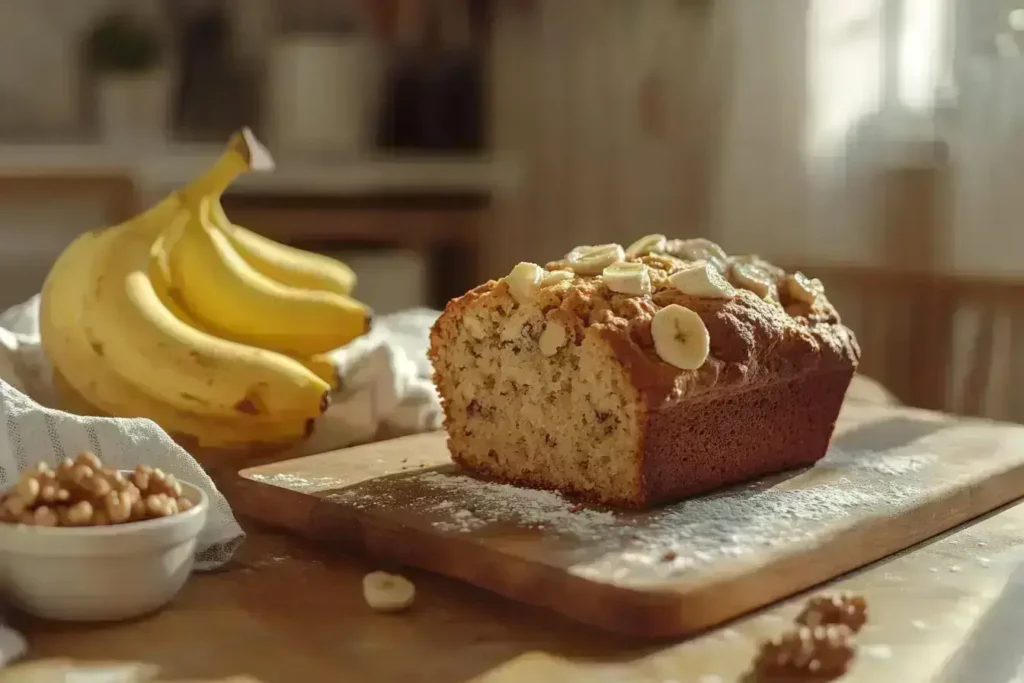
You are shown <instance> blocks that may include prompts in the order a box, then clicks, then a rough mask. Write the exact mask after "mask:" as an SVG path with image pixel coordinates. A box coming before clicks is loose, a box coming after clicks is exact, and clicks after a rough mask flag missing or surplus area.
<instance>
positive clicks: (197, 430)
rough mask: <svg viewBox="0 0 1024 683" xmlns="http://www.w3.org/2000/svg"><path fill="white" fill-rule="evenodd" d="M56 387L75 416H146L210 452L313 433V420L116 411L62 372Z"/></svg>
mask: <svg viewBox="0 0 1024 683" xmlns="http://www.w3.org/2000/svg"><path fill="white" fill-rule="evenodd" d="M53 386H54V389H55V390H56V394H57V398H58V399H59V400H60V403H61V408H63V409H64V410H66V411H68V412H71V413H74V414H75V415H88V416H94V417H144V418H148V419H150V420H153V421H154V422H156V423H157V424H159V425H160V426H161V427H162V428H163V429H164V431H166V432H167V433H168V434H169V435H170V436H171V437H172V438H174V439H175V440H176V441H179V442H181V443H187V444H189V445H190V446H191V445H196V446H198V447H200V448H203V449H210V450H240V449H244V450H249V449H250V448H252V447H254V446H259V447H265V446H269V447H276V448H282V449H283V448H287V447H290V446H292V445H294V444H296V443H299V442H301V441H303V440H305V439H306V438H308V437H309V436H310V435H311V434H312V433H313V428H314V425H315V422H314V421H313V420H311V419H310V420H297V421H292V422H265V421H260V420H258V419H254V418H243V419H235V420H220V419H217V418H211V417H205V416H202V415H195V414H190V413H183V412H180V411H174V410H172V409H170V408H168V407H166V406H162V407H161V408H160V409H158V410H155V411H149V412H147V411H146V410H143V409H140V408H139V407H138V405H139V404H138V403H134V402H132V403H129V402H128V401H125V402H123V403H121V404H118V405H116V406H112V409H113V411H114V412H111V411H109V410H104V409H102V408H100V407H98V406H96V405H94V404H93V403H92V402H91V401H90V400H89V399H87V398H86V397H84V396H82V395H81V394H80V393H79V392H78V390H77V389H75V387H74V386H73V385H72V384H71V382H70V381H69V380H68V379H67V378H66V377H64V375H63V374H61V372H60V371H58V370H54V372H53Z"/></svg>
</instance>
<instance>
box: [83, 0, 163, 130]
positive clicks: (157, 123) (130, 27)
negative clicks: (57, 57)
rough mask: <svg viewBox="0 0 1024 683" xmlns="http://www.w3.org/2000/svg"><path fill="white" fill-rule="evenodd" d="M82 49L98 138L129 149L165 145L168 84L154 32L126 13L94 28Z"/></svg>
mask: <svg viewBox="0 0 1024 683" xmlns="http://www.w3.org/2000/svg"><path fill="white" fill-rule="evenodd" d="M85 47H86V58H87V60H88V65H89V69H90V71H91V73H92V75H93V78H94V79H95V83H96V104H97V122H98V127H99V132H100V136H101V137H102V138H103V139H104V140H105V141H107V142H121V143H131V144H139V143H144V142H157V141H163V140H165V139H166V135H167V118H168V116H167V113H168V112H167V108H168V85H169V84H168V78H167V73H166V70H165V69H164V68H163V59H162V58H163V49H162V45H161V42H160V38H159V36H158V35H157V33H156V31H154V30H153V29H152V28H151V27H150V26H147V25H146V24H145V22H144V21H143V20H142V19H140V18H138V17H136V16H134V15H132V14H130V13H127V12H116V13H113V14H109V15H107V16H105V17H104V18H103V19H101V20H100V21H99V22H98V23H97V24H96V25H95V26H93V28H92V30H91V31H90V33H89V35H88V38H87V40H86V45H85Z"/></svg>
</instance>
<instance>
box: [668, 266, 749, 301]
mask: <svg viewBox="0 0 1024 683" xmlns="http://www.w3.org/2000/svg"><path fill="white" fill-rule="evenodd" d="M668 281H669V282H671V283H672V286H673V287H675V288H676V289H678V290H679V291H680V292H682V293H683V294H686V295H687V296H699V297H703V298H706V299H731V298H733V297H734V296H736V289H735V288H734V287H733V286H732V285H731V284H729V281H728V280H726V279H725V278H724V277H722V274H721V273H720V272H719V271H718V269H717V268H715V267H714V266H712V265H711V264H710V263H708V262H707V261H694V262H693V263H688V264H686V265H685V266H683V267H682V268H680V269H679V270H677V271H676V272H674V273H672V274H671V275H669V278H668Z"/></svg>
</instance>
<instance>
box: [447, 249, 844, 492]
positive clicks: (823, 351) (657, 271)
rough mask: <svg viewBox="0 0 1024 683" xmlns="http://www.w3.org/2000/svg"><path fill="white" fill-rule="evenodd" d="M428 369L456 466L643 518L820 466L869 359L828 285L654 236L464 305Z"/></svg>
mask: <svg viewBox="0 0 1024 683" xmlns="http://www.w3.org/2000/svg"><path fill="white" fill-rule="evenodd" d="M430 356H431V360H432V362H433V367H434V380H435V383H436V385H437V388H438V391H439V393H440V395H441V399H442V402H443V405H444V412H445V428H446V429H447V432H448V444H449V449H450V450H451V454H452V458H453V459H454V460H455V461H456V462H457V463H458V464H460V465H462V466H463V467H465V468H467V469H469V470H470V471H473V472H475V473H477V474H480V475H484V476H487V477H490V478H495V479H498V480H500V481H504V482H508V483H514V484H520V485H525V486H534V487H540V488H548V489H556V490H559V491H562V492H565V493H570V494H578V495H580V496H582V497H583V498H585V499H587V500H590V501H593V502H598V503H605V504H609V505H615V506H621V507H631V508H645V507H650V506H654V505H658V504H661V503H666V502H669V501H673V500H677V499H680V498H683V497H686V496H691V495H695V494H699V493H702V492H706V491H710V490H712V489H715V488H719V487H721V486H724V485H727V484H732V483H736V482H740V481H743V480H747V479H751V478H753V477H757V476H760V475H765V474H770V473H774V472H778V471H782V470H786V469H791V468H795V467H800V466H805V465H810V464H812V463H814V462H815V461H817V460H818V459H820V458H821V457H822V456H824V455H825V451H826V449H827V448H828V443H829V439H830V438H831V435H832V430H833V427H834V425H835V421H836V418H837V417H838V414H839V408H840V406H841V404H842V402H843V396H844V394H845V392H846V389H847V387H848V386H849V384H850V381H851V379H852V377H853V374H854V371H855V370H856V367H857V362H858V360H859V357H860V349H859V347H858V346H857V342H856V339H855V338H854V335H853V334H852V333H851V332H850V330H849V329H847V328H846V327H844V326H843V325H842V323H841V322H840V320H839V316H838V314H837V313H836V311H835V309H834V308H833V307H832V305H831V304H830V303H829V301H828V299H827V298H826V296H825V292H824V288H823V287H822V285H821V283H820V282H819V281H818V280H811V279H808V278H807V277H805V276H804V275H802V274H800V273H791V274H790V273H786V272H784V271H782V270H781V269H779V268H776V267H775V266H772V265H771V264H768V263H766V262H764V261H762V260H761V259H759V258H757V257H755V256H741V257H729V256H728V255H726V254H725V253H724V252H723V251H722V249H721V248H720V247H718V245H716V244H714V243H713V242H710V241H708V240H703V239H694V240H668V239H666V238H665V237H664V236H662V235H648V236H646V237H643V238H641V239H639V240H637V242H636V243H634V244H633V245H631V246H630V247H629V248H628V249H623V248H622V247H621V246H619V245H617V244H610V245H600V246H594V247H589V246H588V247H578V248H576V249H574V250H573V251H572V252H570V253H569V254H567V255H566V256H565V258H563V259H561V260H559V261H555V262H552V263H549V264H547V265H546V266H545V267H541V266H539V265H537V264H532V263H520V264H519V265H517V266H516V267H515V268H514V269H513V270H512V272H511V273H509V275H507V276H506V277H504V278H502V279H501V280H497V281H491V282H488V283H486V284H483V285H481V286H479V287H477V288H476V289H473V290H472V291H470V292H468V293H466V294H465V295H463V296H461V297H459V298H456V299H453V300H452V301H450V302H449V303H448V305H447V306H446V308H445V310H444V313H443V314H442V315H441V317H440V318H439V319H438V320H437V322H436V324H435V325H434V327H433V330H432V332H431V349H430Z"/></svg>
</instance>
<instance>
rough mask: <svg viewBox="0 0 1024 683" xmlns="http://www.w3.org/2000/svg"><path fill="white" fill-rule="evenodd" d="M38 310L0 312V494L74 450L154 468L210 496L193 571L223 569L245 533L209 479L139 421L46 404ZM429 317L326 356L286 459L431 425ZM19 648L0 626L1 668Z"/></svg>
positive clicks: (419, 315)
mask: <svg viewBox="0 0 1024 683" xmlns="http://www.w3.org/2000/svg"><path fill="white" fill-rule="evenodd" d="M38 314H39V297H38V296H36V297H33V298H32V299H30V300H29V301H27V302H25V303H23V304H20V305H18V306H15V307H13V308H11V309H9V310H7V311H6V312H4V313H3V314H0V490H2V489H3V488H6V487H7V486H9V485H11V484H13V483H14V481H15V480H16V479H17V477H18V473H19V472H20V471H21V470H23V469H24V468H26V467H28V466H31V465H32V464H33V463H35V462H38V461H39V460H46V461H48V462H50V463H51V464H52V465H56V464H57V463H58V462H59V461H60V460H61V459H62V458H65V457H74V455H75V454H77V453H78V452H79V451H82V450H91V451H93V452H95V453H96V454H97V455H98V456H100V458H102V459H103V461H104V462H106V463H109V464H110V465H111V466H113V467H118V468H122V469H133V468H134V467H135V466H136V465H137V464H139V463H144V464H147V465H151V466H154V467H159V468H161V469H163V470H164V471H165V472H169V473H171V474H174V475H175V476H176V477H178V478H180V479H182V480H184V481H187V482H190V483H192V484H195V485H197V486H200V487H201V488H203V489H204V490H205V491H206V494H207V495H208V496H209V497H210V502H211V509H210V515H209V520H208V522H207V525H206V528H205V529H204V531H203V533H202V534H201V536H200V538H199V544H198V548H197V551H196V553H197V554H196V568H197V570H209V569H215V568H217V567H220V566H222V565H223V564H225V563H226V562H227V561H228V560H230V559H231V556H232V554H233V553H234V551H235V549H236V548H237V547H238V546H239V545H240V543H241V542H242V540H243V539H244V533H243V531H242V529H241V527H240V526H239V525H238V523H237V521H236V520H235V518H234V515H233V514H232V512H231V508H230V506H229V505H228V502H227V500H226V499H225V498H224V496H223V495H222V494H221V493H220V492H219V491H218V490H217V489H216V486H215V485H214V484H213V481H212V480H211V479H210V478H209V477H208V476H207V475H206V473H205V472H203V470H202V468H201V467H200V466H199V464H198V463H197V462H196V460H195V459H194V458H193V457H192V456H191V455H189V453H187V452H186V451H185V450H184V449H182V448H181V447H180V446H178V445H177V444H175V443H174V442H173V441H172V440H171V439H170V437H169V436H167V434H166V433H164V431H163V430H161V429H160V428H159V427H157V425H156V424H155V423H153V422H151V421H149V420H144V419H124V418H99V417H80V416H77V415H71V414H69V413H65V412H62V411H60V410H56V409H55V408H51V407H47V406H56V405H57V404H56V402H55V396H54V392H53V388H52V383H51V367H50V364H49V362H48V360H47V359H46V355H45V353H43V350H42V347H41V345H40V341H39V325H38ZM438 315H439V314H438V312H437V311H432V310H429V309H412V310H409V311H404V312H401V313H395V314H392V315H387V316H382V317H380V318H378V319H377V320H375V321H374V325H373V329H372V331H371V332H370V333H369V334H367V335H366V336H364V337H361V338H359V339H357V340H356V341H355V342H353V343H352V344H349V345H347V346H345V347H342V348H340V349H337V350H335V351H334V352H332V353H331V354H330V355H331V358H332V360H333V361H334V362H335V364H336V366H337V367H338V372H339V377H340V379H341V383H340V388H339V390H338V391H337V392H336V394H335V396H333V397H332V405H331V407H330V408H329V409H328V410H327V412H326V413H325V414H324V415H323V416H321V417H320V418H319V420H318V424H317V427H316V429H315V431H314V435H313V436H312V437H311V439H310V440H308V441H307V442H305V443H303V444H302V445H300V446H298V447H296V448H295V449H293V451H292V452H290V453H288V455H289V456H294V455H301V454H304V453H318V452H323V451H326V450H331V449H334V448H341V447H343V446H347V445H350V444H354V443H359V442H365V441H370V440H373V439H375V438H388V437H393V436H399V435H402V434H411V433H416V432H422V431H428V430H434V429H439V428H440V426H441V407H440V402H439V399H438V396H437V393H436V391H435V390H434V385H433V381H432V379H431V367H430V362H429V360H428V359H427V348H428V346H429V335H430V326H431V325H432V324H433V322H434V320H436V318H437V316H438ZM23 649H24V641H23V640H22V639H21V637H20V636H19V635H18V634H17V633H14V632H13V631H11V630H10V629H7V628H5V627H4V626H3V625H2V623H0V667H3V666H4V665H5V664H6V663H9V662H10V661H12V660H13V659H14V658H16V657H18V656H20V655H21V653H22V651H23Z"/></svg>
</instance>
